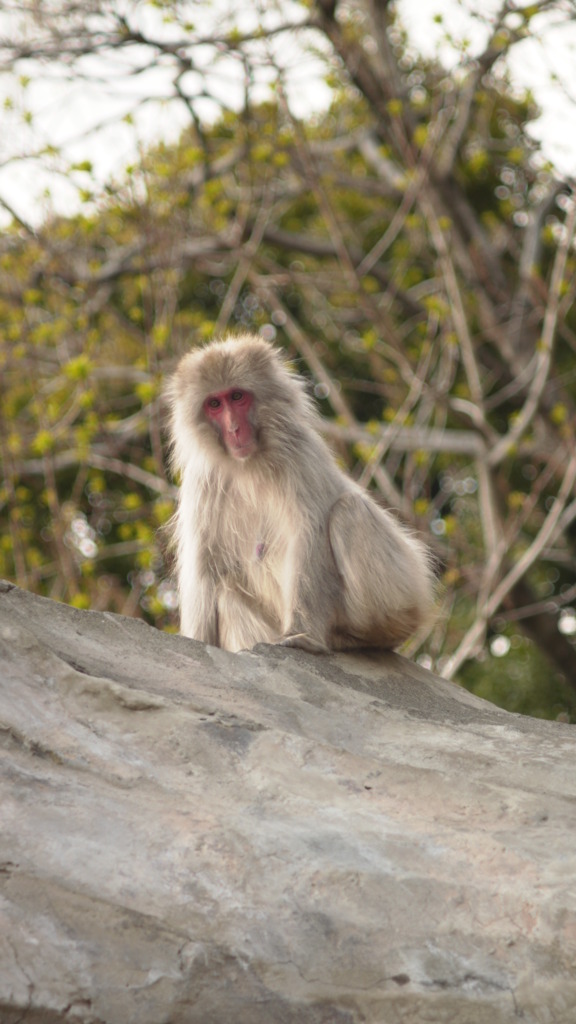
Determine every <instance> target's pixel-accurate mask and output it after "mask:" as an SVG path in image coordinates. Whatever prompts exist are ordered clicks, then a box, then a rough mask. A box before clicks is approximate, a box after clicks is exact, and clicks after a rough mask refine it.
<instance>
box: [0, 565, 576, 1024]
mask: <svg viewBox="0 0 576 1024" xmlns="http://www.w3.org/2000/svg"><path fill="white" fill-rule="evenodd" d="M0 737H1V740H2V742H1V744H0V755H1V761H0V764H1V773H0V1022H1V1024H16V1022H18V1024H56V1022H60V1021H65V1022H67V1024H77V1022H83V1024H88V1022H89V1024H400V1022H402V1024H434V1022H438V1024H447V1022H450V1024H508V1022H510V1024H513V1022H518V1021H519V1020H521V1021H522V1024H574V1022H575V1021H576V888H575V871H576V771H575V767H576V732H575V731H574V728H573V727H570V726H567V725H561V724H556V723H546V722H540V721H536V720H532V719H527V718H522V717H519V716H516V715H510V714H507V713H505V712H503V711H500V710H498V709H497V708H494V707H492V706H491V705H490V704H487V703H486V702H484V701H481V700H478V699H476V698H473V697H472V696H470V695H469V694H468V693H466V692H465V691H463V690H461V689H459V688H457V687H456V686H454V685H452V684H449V683H446V682H444V681H443V680H440V679H438V678H436V677H434V676H433V675H431V674H430V673H428V672H426V671H424V670H423V669H420V668H419V667H417V666H416V665H413V664H411V663H410V662H408V661H406V660H404V659H402V658H400V657H398V656H396V655H385V656H382V655H380V656H377V657H376V656H374V657H367V656H366V657H364V656H355V655H354V656H352V655H338V656H334V657H314V656H312V655H308V654H305V653H303V652H299V651H290V650H286V649H283V648H262V649H259V650H257V651H256V652H250V653H242V654H227V653H225V652H223V651H220V650H216V649H214V648H210V647H205V646H203V645H202V644H199V643H196V642H194V641H192V640H186V639H184V638H181V637H174V636H167V635H163V634H161V633H159V632H157V631H155V630H153V629H151V628H149V627H148V626H146V625H144V624H143V623H141V622H139V621H136V620H131V619H126V618H122V617H120V616H117V615H111V614H100V613H96V612H79V611H75V610H74V609H71V608H68V607H65V606H64V605H60V604H56V603H53V602H51V601H47V600H44V599H41V598H38V597H34V596H32V595H30V594H27V593H25V592H23V591H21V590H18V589H16V588H14V587H11V586H10V585H9V584H4V585H3V586H2V587H1V588H0Z"/></svg>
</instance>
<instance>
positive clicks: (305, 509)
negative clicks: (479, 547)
mask: <svg viewBox="0 0 576 1024" xmlns="http://www.w3.org/2000/svg"><path fill="white" fill-rule="evenodd" d="M306 389H307V385H306V381H305V380H304V379H303V378H302V377H301V376H299V375H298V374H297V373H296V372H295V371H294V370H293V369H291V368H290V366H289V365H288V364H287V363H286V362H285V360H284V358H283V356H282V354H281V352H280V350H279V349H277V348H275V347H274V346H273V345H271V344H270V343H269V342H267V341H265V340H264V339H263V338H261V337H260V336H258V335H252V334H242V335H238V336H234V335H229V336H226V337H224V338H222V339H217V340H214V341H212V342H210V343H209V344H207V345H204V346H202V347H199V348H196V349H192V350H191V351H190V352H189V353H188V354H187V355H185V356H184V357H183V358H182V359H181V361H180V362H179V364H178V367H177V369H176V372H175V373H174V374H173V376H172V377H171V378H170V380H169V382H168V385H167V398H168V404H169V407H170V434H171V459H172V465H173V469H174V471H175V472H176V473H178V474H179V475H180V490H179V500H178V506H177V511H176V513H175V516H174V519H173V522H172V528H171V529H172V534H173V541H174V546H175V549H176V574H177V582H178V591H179V598H180V632H181V633H182V634H184V635H185V636H189V637H193V638H195V639H196V640H202V641H204V642H205V643H208V644H211V645H213V646H218V647H222V648H224V649H226V650H229V651H240V650H246V649H250V648H252V647H254V646H255V645H256V644H258V643H271V644H282V645H284V646H287V647H299V648H303V649H304V650H307V651H310V652H313V653H318V654H320V653H328V652H330V651H346V650H353V649H356V648H376V649H383V650H385V649H394V648H396V647H398V646H399V645H400V644H401V643H402V642H403V641H405V640H406V639H407V638H408V637H409V636H410V635H411V634H413V633H414V632H415V631H417V630H418V629H419V628H420V627H421V626H422V625H423V624H424V623H426V622H427V620H428V619H429V618H430V617H431V613H432V609H433V606H434V601H435V598H434V571H433V566H432V561H431V557H430V554H429V552H428V550H427V548H426V547H425V545H424V544H423V543H422V542H421V541H419V540H418V539H417V538H416V537H415V536H414V535H413V534H412V533H411V532H410V531H409V530H408V529H407V528H406V527H405V526H403V525H402V524H401V523H400V522H399V521H398V520H397V519H396V517H395V516H394V515H393V514H392V513H391V512H389V511H388V510H385V509H383V508H381V507H380V506H379V505H377V504H376V502H375V500H374V499H373V498H372V497H371V495H370V494H369V492H367V491H366V490H365V489H363V488H361V487H360V486H359V485H358V484H357V483H356V482H355V481H353V480H352V479H351V478H350V477H349V476H347V475H346V474H345V473H344V472H343V471H342V470H341V469H340V468H339V466H338V465H337V463H336V461H335V459H334V456H333V455H332V453H331V451H330V450H329V448H328V446H327V445H326V443H325V441H324V439H323V438H322V436H321V433H320V429H321V418H320V415H319V413H318V412H317V410H316V408H315V405H314V403H313V401H312V399H311V398H310V396H309V395H308V393H307V390H306Z"/></svg>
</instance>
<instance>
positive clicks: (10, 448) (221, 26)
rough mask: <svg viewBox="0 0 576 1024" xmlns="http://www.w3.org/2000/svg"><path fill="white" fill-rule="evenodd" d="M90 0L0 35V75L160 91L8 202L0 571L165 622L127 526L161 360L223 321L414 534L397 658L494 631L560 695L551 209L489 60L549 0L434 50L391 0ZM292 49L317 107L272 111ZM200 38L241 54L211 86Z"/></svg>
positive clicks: (571, 397)
mask: <svg viewBox="0 0 576 1024" xmlns="http://www.w3.org/2000/svg"><path fill="white" fill-rule="evenodd" d="M116 6H117V5H109V4H107V3H104V2H99V0H94V2H93V3H92V4H91V5H90V6H89V9H88V10H86V5H82V11H80V10H79V9H78V10H77V9H76V5H74V4H72V3H66V2H65V0H54V2H52V3H50V4H46V3H44V4H42V3H40V4H37V5H36V6H35V8H34V12H33V15H32V14H31V13H30V11H29V8H28V6H27V5H25V4H21V3H19V2H18V3H17V2H14V3H12V4H11V5H10V8H9V9H10V12H11V16H12V17H14V18H16V17H20V18H21V19H23V20H22V21H21V22H20V25H21V28H20V29H19V30H18V31H17V32H13V35H12V40H11V41H10V42H8V41H5V42H4V45H3V46H2V49H1V50H0V54H1V55H2V62H3V66H4V68H5V69H6V71H7V73H10V74H12V75H13V74H14V73H19V74H20V76H21V78H22V76H23V75H24V78H26V74H25V73H26V71H27V69H28V68H29V67H30V66H31V65H33V66H34V68H36V69H38V67H40V68H41V67H42V65H43V62H50V67H53V66H57V67H60V68H65V69H66V73H67V74H68V75H71V76H74V75H85V74H88V73H90V74H92V73H93V72H94V69H95V68H96V69H98V68H102V67H103V66H106V62H109V61H110V60H111V59H112V57H114V59H115V60H117V61H120V60H124V61H125V62H126V65H127V66H128V67H130V68H131V72H132V76H133V77H134V76H135V75H136V76H144V75H146V74H147V73H149V72H150V69H152V68H160V69H161V72H162V75H163V76H164V77H163V81H164V82H165V83H166V85H167V88H168V91H169V93H170V94H171V95H172V96H173V97H174V102H176V103H178V104H180V105H181V106H182V107H184V108H185V109H186V111H187V112H188V115H189V124H188V126H186V127H185V128H184V130H183V131H182V134H181V137H180V139H179V141H178V142H175V143H173V144H166V143H161V144H157V145H154V146H150V147H147V148H145V149H144V150H143V152H142V154H141V158H140V159H139V160H138V162H135V163H134V165H133V166H132V167H131V168H129V169H128V170H127V172H126V175H125V177H124V178H123V180H121V181H120V182H119V183H117V184H115V185H113V184H112V183H110V182H108V184H107V187H106V189H105V190H104V192H102V193H97V190H96V187H95V181H94V180H93V178H91V175H90V167H89V166H88V165H82V164H78V163H77V164H76V167H75V168H70V175H71V177H72V178H74V176H76V178H77V179H79V180H82V179H83V178H85V179H87V182H88V184H87V185H86V184H84V185H83V186H82V187H83V189H84V193H85V199H86V213H85V214H83V215H77V216H74V217H62V216H56V215H53V216H51V217H49V218H48V219H47V220H45V221H44V222H43V223H42V225H41V226H40V227H39V228H37V229H33V228H32V227H31V226H30V225H29V224H28V223H27V222H26V218H24V217H22V216H20V215H18V216H16V217H14V219H13V222H12V225H11V227H10V229H9V230H8V231H7V233H6V235H5V238H4V240H3V242H2V248H1V257H0V258H1V259H2V269H3V276H4V286H3V287H2V290H1V292H0V302H1V309H0V315H1V317H2V321H3V323H4V327H5V330H4V336H5V337H6V339H7V340H6V342H5V343H4V351H3V360H4V373H3V377H2V385H1V387H2V390H3V395H2V399H3V401H2V406H3V418H4V424H3V430H2V438H3V440H2V448H3V459H4V463H5V479H6V484H5V488H4V491H3V496H2V501H3V505H4V511H5V514H6V517H7V520H8V521H9V523H10V533H9V535H8V537H9V539H8V540H7V541H6V542H5V546H4V566H3V571H4V572H5V573H6V574H7V575H9V576H11V577H14V578H16V579H17V580H18V581H19V582H22V583H24V584H25V585H27V586H30V587H31V588H33V589H43V590H45V591H46V592H48V593H51V594H56V595H57V596H60V597H62V598H63V599H65V600H71V601H73V602H76V603H81V604H91V605H96V606H98V607H108V606H112V607H115V608H119V609H121V610H127V611H129V612H130V613H139V614H142V613H145V614H147V615H148V616H149V617H151V618H152V619H153V621H155V622H157V624H158V625H161V626H167V625H170V623H171V622H172V623H173V607H172V605H173V592H172V590H171V587H170V584H169V582H168V577H167V570H166V567H165V565H164V561H163V557H162V554H161V552H160V548H162V547H163V545H162V543H161V544H160V546H159V547H157V546H156V542H155V540H154V528H155V527H156V526H157V525H158V524H161V523H163V522H165V520H166V518H167V516H168V515H169V510H170V500H171V495H172V483H171V481H170V480H169V479H168V478H167V475H166V472H165V469H164V460H163V454H162V439H161V431H162V419H161V416H162V412H161V409H162V403H161V399H160V389H161V378H162V376H163V374H164V373H165V372H166V371H167V370H169V368H170V367H171V365H172V364H173V362H174V361H175V359H176V357H177V355H178V354H179V353H181V352H182V351H183V350H184V349H185V348H187V347H188V346H189V344H191V343H192V344H194V343H198V342H200V341H201V340H203V339H204V338H206V337H209V336H211V335H212V333H214V332H216V333H219V332H222V331H224V330H226V329H228V328H234V327H237V326H247V327H250V328H251V329H255V330H260V331H261V332H262V333H263V334H264V336H265V337H269V338H271V339H272V338H274V339H275V340H276V341H278V342H279V343H281V344H283V345H284V346H285V347H286V348H287V351H288V353H289V354H290V356H291V357H292V358H294V359H295V360H297V361H298V365H299V366H300V368H301V369H302V370H303V371H304V372H306V373H308V374H309V375H310V377H311V383H312V387H313V389H314V392H315V394H316V396H317V398H318V399H319V401H320V403H321V405H322V409H323V411H324V413H325V414H326V433H327V435H328V436H329V438H330V439H331V441H332V443H333V444H334V445H335V447H336V449H337V451H338V453H339V454H340V456H341V458H342V459H344V460H345V461H346V462H347V463H348V465H349V467H350V470H351V472H352V473H353V474H354V475H355V476H356V477H357V478H359V479H360V480H361V481H362V482H363V483H365V484H366V485H368V486H371V487H374V488H376V489H377V490H379V491H380V492H381V494H382V497H383V500H385V501H386V502H387V503H388V504H391V505H392V506H394V507H395V508H397V509H398V510H399V511H400V513H401V515H402V516H403V517H404V518H405V519H406V520H407V521H409V522H411V523H413V524H414V525H415V526H416V527H417V528H419V529H420V530H422V531H424V532H426V533H428V534H429V535H430V536H431V539H432V542H433V544H434V547H435V550H436V552H437V556H438V561H439V565H440V567H441V570H442V575H443V586H444V591H443V594H444V596H443V601H444V611H443V615H442V616H441V619H440V622H439V624H438V625H437V627H436V629H435V631H434V633H433V634H432V635H431V636H430V637H429V638H428V639H427V642H426V648H425V650H426V654H425V658H426V663H427V664H430V665H431V666H432V667H436V668H438V669H439V670H440V671H442V672H443V673H444V674H445V675H446V676H448V677H455V676H457V677H458V678H459V679H460V680H462V681H463V682H466V680H467V678H469V679H471V680H476V679H477V677H478V673H479V672H481V673H482V681H481V684H479V685H484V680H485V678H486V675H492V676H495V675H497V671H498V666H499V665H500V664H501V663H500V662H498V661H496V662H495V660H494V657H495V655H498V654H503V653H504V652H505V651H508V650H509V651H510V654H509V658H514V659H515V664H516V665H520V664H523V665H525V666H526V671H528V672H530V673H533V674H534V675H535V676H536V677H537V678H538V680H539V682H540V683H542V682H543V681H544V682H545V683H546V688H547V692H548V698H547V701H545V702H544V703H545V706H544V707H543V706H542V704H543V701H542V698H541V695H539V697H538V700H537V702H536V704H537V709H538V711H539V712H541V713H546V714H549V715H550V714H557V713H558V712H561V713H563V714H565V713H574V711H575V710H576V695H575V694H572V693H571V692H570V690H569V687H571V686H573V685H574V684H573V680H574V679H576V671H575V669H576V649H575V647H574V644H573V642H572V640H571V636H572V633H573V632H574V626H575V625H576V615H575V614H574V611H573V607H572V603H573V602H574V599H575V598H576V588H575V587H574V585H573V582H572V581H573V574H574V573H573V570H574V557H575V555H574V536H575V527H574V521H575V519H576V496H575V494H574V483H575V480H576V446H575V445H574V407H575V398H576V393H575V384H574V380H573V374H572V369H571V367H572V364H573V355H574V347H575V338H576V334H575V333H574V332H575V323H574V310H573V302H574V288H575V284H574V282H575V280H576V277H575V275H574V270H575V257H574V244H573V238H574V226H575V218H576V204H575V203H574V198H573V190H572V184H571V183H570V182H568V181H564V180H561V179H560V178H559V177H558V175H557V174H555V173H554V171H553V169H552V168H551V167H550V166H547V165H546V163H545V162H544V161H543V159H542V157H541V155H540V153H539V151H538V147H537V145H536V143H535V142H534V141H533V140H532V139H531V137H530V135H529V134H528V132H527V126H528V125H529V122H530V121H531V120H532V119H533V118H534V117H535V116H536V114H537V110H536V107H535V105H534V102H533V100H532V99H531V97H530V95H528V94H526V95H519V94H518V93H517V92H516V91H515V90H514V89H512V87H511V85H510V82H509V80H508V78H507V73H506V63H505V62H506V56H507V54H508V53H509V52H510V51H511V50H512V48H513V47H514V46H516V45H520V43H521V42H522V40H523V39H525V38H526V37H527V36H528V35H529V34H530V33H531V32H533V31H535V30H538V29H539V28H540V25H541V22H542V19H543V18H544V17H545V16H547V15H549V14H550V13H554V14H555V16H556V17H559V18H564V19H565V21H566V24H567V25H568V26H569V25H570V22H571V21H572V20H573V17H574V12H573V9H572V7H571V6H570V5H565V4H563V3H561V2H545V3H540V4H534V5H531V6H529V7H524V8H515V9H514V10H512V8H511V7H510V5H509V4H508V3H505V4H503V5H502V7H501V9H500V11H499V12H498V13H497V14H496V15H495V16H494V19H493V24H492V26H491V32H490V35H489V38H488V40H487V43H486V46H485V48H484V50H483V52H482V53H481V54H480V55H479V56H478V57H477V58H476V59H474V60H472V59H469V57H468V56H467V54H466V53H464V54H463V55H462V61H461V66H460V68H459V69H458V70H457V71H454V70H453V71H452V73H451V74H447V72H446V71H445V69H444V68H443V67H442V66H441V64H440V63H439V62H437V61H427V60H424V59H423V58H421V57H418V56H417V55H415V54H413V53H412V51H411V49H410V46H409V45H408V42H407V40H406V37H405V35H404V33H403V32H402V29H401V26H400V24H399V22H398V20H397V18H396V15H395V12H394V8H393V5H392V4H390V3H382V2H374V3H372V4H371V3H369V2H368V0H366V2H364V3H362V4H355V5H344V4H342V3H341V4H334V3H327V2H326V3H325V2H320V0H318V2H315V3H311V4H308V5H301V4H280V5H279V6H278V7H276V8H274V9H273V10H272V9H269V8H267V11H266V14H265V15H262V18H261V20H260V22H258V21H257V20H256V19H254V24H253V25H252V24H250V21H249V20H248V22H246V23H241V24H234V23H233V21H232V20H231V17H232V16H222V18H221V19H220V21H219V22H218V23H217V24H216V25H215V26H213V27H212V28H211V29H210V30H209V31H205V30H204V29H202V30H200V29H198V28H197V27H194V26H193V25H191V24H189V22H188V21H187V18H188V16H189V15H190V12H191V10H192V8H191V6H190V5H189V4H185V3H183V4H178V3H165V4H160V5H158V4H155V5H152V4H146V3H140V4H138V3H127V4H126V5H124V7H123V8H122V12H120V11H119V10H117V9H116ZM207 10H208V11H210V8H208V9H207ZM214 10H216V9H214ZM154 12H156V15H155V13H154ZM158 12H160V14H161V15H162V17H158V16H157V15H158ZM217 13H218V12H217ZM253 13H254V14H256V13H257V11H256V8H255V9H254V12H253ZM15 40H16V41H15ZM296 40H297V41H298V48H295V41H296ZM306 46H308V47H310V46H313V47H314V48H315V51H314V52H315V59H316V60H317V61H323V62H324V64H325V66H326V82H327V84H328V86H329V88H330V103H329V106H328V108H327V109H326V111H325V112H324V113H323V114H322V115H318V114H314V113H312V114H311V115H309V116H305V117H302V116H301V117H297V116H296V115H295V113H294V104H293V102H292V99H291V91H290V88H291V87H290V82H291V78H290V74H289V67H287V66H286V65H287V64H290V63H294V62H296V61H297V60H298V59H300V56H299V55H301V54H302V53H303V52H304V49H303V48H304V47H306ZM291 47H292V49H291ZM294 54H297V55H298V56H294ZM95 58H98V60H97V61H95ZM210 58H213V59H212V60H211V59H210ZM216 60H217V62H218V68H221V69H223V70H230V69H233V70H234V75H236V73H237V70H238V69H241V71H242V91H241V92H238V93H237V97H236V108H237V109H232V108H231V107H230V105H228V106H227V105H226V104H225V103H224V102H223V101H222V94H221V93H219V92H218V86H217V83H216V81H215V78H214V74H215V61H216ZM99 62H104V64H102V63H99ZM230 73H232V72H231V71H230ZM237 77H238V76H237ZM265 78H267V80H268V82H267V84H268V92H267V93H264V92H263V84H264V79H265ZM207 98H210V100H211V103H212V104H213V107H212V108H211V110H212V111H213V110H214V105H216V106H217V108H218V113H217V114H215V115H214V114H212V117H211V118H207V117H206V116H205V106H203V104H204V105H205V104H206V102H207ZM147 99H148V96H147V95H145V96H144V98H143V99H140V100H139V101H138V103H139V104H140V103H143V102H145V100H147ZM130 117H132V118H134V117H136V118H137V113H132V114H131V115H130ZM48 158H49V159H57V160H62V156H61V155H58V154H52V153H49V154H44V156H42V155H41V154H40V155H39V159H41V160H43V161H44V160H46V159H48ZM16 339H17V340H16ZM103 581H105V583H106V585H105V586H103ZM518 629H520V630H522V634H519V633H518ZM490 652H493V654H491V653H490ZM536 652H541V653H540V654H538V655H537V653H536ZM411 653H413V654H416V653H417V650H416V649H412V650H411ZM420 656H421V657H423V656H424V655H423V654H422V652H421V655H420ZM486 659H488V660H486ZM507 664H510V662H509V661H508V662H507ZM551 668H552V672H551V671H550V669H551ZM515 699H516V698H515V696H514V694H511V695H510V696H509V698H508V703H509V704H510V705H511V706H515V705H514V700H515ZM522 701H523V703H522V708H523V709H526V708H528V709H530V701H529V700H528V703H527V704H526V701H525V698H524V697H522Z"/></svg>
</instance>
